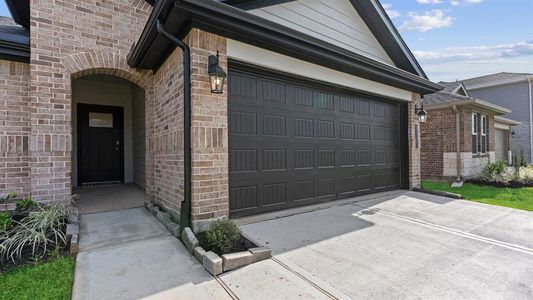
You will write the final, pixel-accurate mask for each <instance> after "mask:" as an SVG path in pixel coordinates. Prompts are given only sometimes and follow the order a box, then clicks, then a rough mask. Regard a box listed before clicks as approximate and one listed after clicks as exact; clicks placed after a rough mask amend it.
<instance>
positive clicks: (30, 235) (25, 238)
mask: <svg viewBox="0 0 533 300" xmlns="http://www.w3.org/2000/svg"><path fill="white" fill-rule="evenodd" d="M68 213H69V211H68V208H66V207H65V206H64V205H62V204H54V205H50V206H44V207H39V208H37V209H36V210H33V211H31V212H30V213H29V214H28V216H27V217H25V218H24V219H22V220H21V221H20V222H15V225H16V226H12V227H11V228H10V229H9V230H7V231H6V232H4V233H3V234H1V235H0V241H2V242H1V243H0V261H5V260H7V259H9V260H11V261H13V262H17V261H20V260H22V259H23V258H24V257H25V255H28V254H30V255H31V256H32V257H34V258H37V259H38V258H40V257H43V256H45V255H47V254H48V252H49V251H50V250H53V249H55V247H58V246H59V247H62V246H65V245H66V243H67V237H66V235H65V232H64V230H65V226H66V223H67V220H68Z"/></svg>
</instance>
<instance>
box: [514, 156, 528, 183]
mask: <svg viewBox="0 0 533 300" xmlns="http://www.w3.org/2000/svg"><path fill="white" fill-rule="evenodd" d="M513 165H514V167H515V177H517V178H518V177H520V168H522V167H525V166H526V162H525V159H524V149H520V150H519V151H517V152H516V153H515V155H514V157H513Z"/></svg>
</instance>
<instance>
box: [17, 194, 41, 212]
mask: <svg viewBox="0 0 533 300" xmlns="http://www.w3.org/2000/svg"><path fill="white" fill-rule="evenodd" d="M15 205H16V210H17V211H19V212H23V211H27V210H30V209H32V208H36V207H37V202H35V201H33V199H32V198H31V197H25V198H22V199H20V200H17V201H16V202H15Z"/></svg>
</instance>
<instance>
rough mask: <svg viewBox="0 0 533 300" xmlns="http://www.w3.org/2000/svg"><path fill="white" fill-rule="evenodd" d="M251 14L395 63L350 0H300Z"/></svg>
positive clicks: (265, 8)
mask: <svg viewBox="0 0 533 300" xmlns="http://www.w3.org/2000/svg"><path fill="white" fill-rule="evenodd" d="M250 13H252V14H255V15H257V16H260V17H263V18H265V19H268V20H270V21H273V22H276V23H279V24H281V25H284V26H287V27H290V28H292V29H295V30H298V31H300V32H303V33H306V34H308V35H310V36H313V37H316V38H319V39H321V40H324V41H326V42H329V43H331V44H333V45H336V46H339V47H342V48H344V49H347V50H350V51H353V52H355V53H358V54H361V55H364V56H367V57H370V58H372V59H374V60H377V61H380V62H383V63H386V64H389V65H394V63H393V61H392V60H391V59H390V57H389V56H388V55H387V53H386V52H385V50H384V49H383V48H382V47H381V45H380V44H379V42H378V41H377V39H376V38H375V37H374V35H373V34H372V32H371V31H370V29H369V28H368V27H367V26H366V24H365V22H364V21H363V19H361V17H360V16H359V14H358V13H357V11H356V10H355V8H354V7H353V6H352V4H351V3H350V1H349V0H299V1H294V2H288V3H283V4H278V5H272V6H267V7H264V8H260V9H255V10H251V11H250Z"/></svg>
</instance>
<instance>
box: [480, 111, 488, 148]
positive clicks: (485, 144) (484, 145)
mask: <svg viewBox="0 0 533 300" xmlns="http://www.w3.org/2000/svg"><path fill="white" fill-rule="evenodd" d="M488 129H489V124H488V122H487V116H481V141H480V143H481V153H487V148H488V140H487V132H488Z"/></svg>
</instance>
